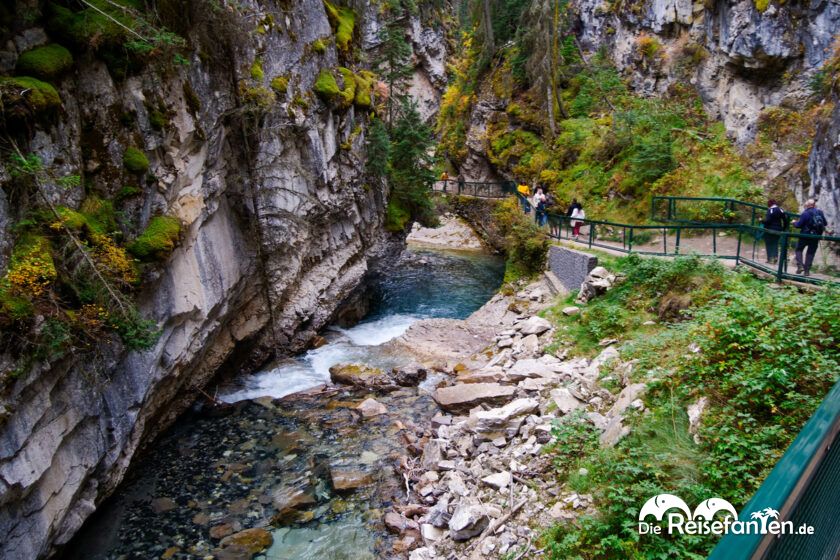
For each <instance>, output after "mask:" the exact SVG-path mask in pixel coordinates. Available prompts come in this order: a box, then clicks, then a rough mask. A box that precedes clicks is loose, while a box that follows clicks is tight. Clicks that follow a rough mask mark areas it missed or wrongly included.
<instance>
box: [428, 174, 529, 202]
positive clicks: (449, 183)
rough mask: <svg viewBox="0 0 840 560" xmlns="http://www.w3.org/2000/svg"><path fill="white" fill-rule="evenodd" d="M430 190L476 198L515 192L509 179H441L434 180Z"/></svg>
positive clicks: (502, 195)
mask: <svg viewBox="0 0 840 560" xmlns="http://www.w3.org/2000/svg"><path fill="white" fill-rule="evenodd" d="M432 190H433V191H434V192H438V193H444V194H454V195H458V196H474V197H477V198H505V197H507V196H508V195H511V194H513V193H515V192H516V184H515V183H513V182H511V181H503V182H498V181H458V180H453V179H442V180H440V181H435V183H434V184H433V185H432Z"/></svg>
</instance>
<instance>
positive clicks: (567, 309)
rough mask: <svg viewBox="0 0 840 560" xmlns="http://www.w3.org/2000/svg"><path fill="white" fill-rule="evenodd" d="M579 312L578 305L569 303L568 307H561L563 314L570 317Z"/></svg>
mask: <svg viewBox="0 0 840 560" xmlns="http://www.w3.org/2000/svg"><path fill="white" fill-rule="evenodd" d="M578 313H580V307H575V306H574V305H570V306H568V307H564V308H563V315H566V316H568V317H571V316H572V315H577V314H578Z"/></svg>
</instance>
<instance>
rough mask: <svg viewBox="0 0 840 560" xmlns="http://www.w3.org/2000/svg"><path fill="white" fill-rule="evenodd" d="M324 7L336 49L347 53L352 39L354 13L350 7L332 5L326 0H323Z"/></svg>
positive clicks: (354, 23)
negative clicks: (333, 34) (333, 35)
mask: <svg viewBox="0 0 840 560" xmlns="http://www.w3.org/2000/svg"><path fill="white" fill-rule="evenodd" d="M324 8H326V10H327V18H328V19H329V20H330V25H331V26H332V28H333V32H334V33H335V44H336V46H338V50H339V51H341V52H342V53H344V54H347V53H348V52H349V50H350V42H351V41H352V40H353V28H354V27H355V25H356V14H355V13H353V10H351V9H350V8H345V7H344V6H333V5H332V4H330V3H329V2H327V0H324Z"/></svg>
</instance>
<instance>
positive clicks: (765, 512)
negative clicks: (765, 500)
mask: <svg viewBox="0 0 840 560" xmlns="http://www.w3.org/2000/svg"><path fill="white" fill-rule="evenodd" d="M778 518H779V512H778V511H777V510H775V509H773V508H770V507H766V508H764V509H762V510H760V511H754V512H752V513H751V514H750V519H759V520H761V532H762V533H766V532H767V520H768V519H778Z"/></svg>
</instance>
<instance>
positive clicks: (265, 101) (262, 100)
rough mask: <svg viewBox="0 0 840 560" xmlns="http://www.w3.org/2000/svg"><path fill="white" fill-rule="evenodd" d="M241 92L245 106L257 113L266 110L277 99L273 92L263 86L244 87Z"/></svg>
mask: <svg viewBox="0 0 840 560" xmlns="http://www.w3.org/2000/svg"><path fill="white" fill-rule="evenodd" d="M241 94H242V101H243V102H244V103H245V105H246V107H247V108H248V109H250V110H252V111H255V112H259V113H262V112H266V111H268V110H269V109H271V108H272V107H273V106H274V103H275V101H277V97H275V95H274V92H273V91H272V90H270V89H268V88H267V87H263V86H256V87H244V88H243V89H242V91H241Z"/></svg>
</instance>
